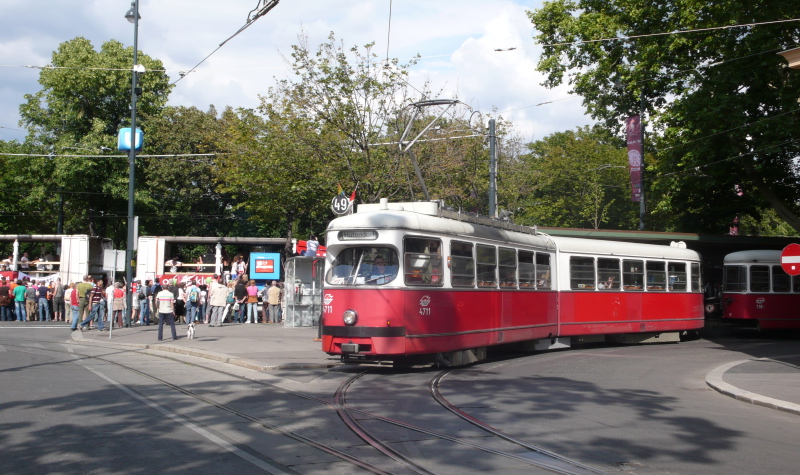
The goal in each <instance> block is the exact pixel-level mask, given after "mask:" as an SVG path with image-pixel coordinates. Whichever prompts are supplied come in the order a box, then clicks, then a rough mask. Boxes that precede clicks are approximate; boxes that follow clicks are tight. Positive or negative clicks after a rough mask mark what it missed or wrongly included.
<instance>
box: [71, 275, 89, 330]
mask: <svg viewBox="0 0 800 475" xmlns="http://www.w3.org/2000/svg"><path fill="white" fill-rule="evenodd" d="M75 289H76V291H77V292H78V318H76V319H75V321H73V322H72V329H73V330H74V329H77V328H78V323H79V322H81V321H83V318H84V315H85V314H87V313H89V310H91V306H90V305H89V300H88V299H87V297H88V296H89V291H90V290H92V282H91V277H90V276H88V275H87V276H84V278H83V282H81V283H80V284H78V285H76V286H75Z"/></svg>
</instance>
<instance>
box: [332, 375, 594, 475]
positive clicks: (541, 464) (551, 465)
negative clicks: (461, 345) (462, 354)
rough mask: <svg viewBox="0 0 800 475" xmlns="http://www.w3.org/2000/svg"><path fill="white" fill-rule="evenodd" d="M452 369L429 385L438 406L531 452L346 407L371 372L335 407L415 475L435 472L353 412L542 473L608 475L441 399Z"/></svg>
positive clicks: (345, 386) (342, 392)
mask: <svg viewBox="0 0 800 475" xmlns="http://www.w3.org/2000/svg"><path fill="white" fill-rule="evenodd" d="M452 371H453V370H448V371H443V372H441V373H439V374H437V375H436V376H435V377H434V378H433V379H432V380H431V381H430V383H429V385H428V386H429V390H430V394H431V396H432V397H433V399H434V400H435V401H436V402H437V403H439V404H440V405H441V406H442V407H444V408H445V409H447V410H448V411H449V412H451V413H453V414H455V415H457V416H458V417H459V418H461V419H463V420H465V421H467V422H469V423H470V424H472V425H473V426H476V427H478V428H480V429H481V430H483V431H485V432H488V433H489V434H490V435H491V436H493V437H497V438H499V439H501V440H503V441H506V442H509V443H511V444H513V445H515V446H519V447H522V448H524V449H526V450H528V451H529V452H528V453H527V454H520V453H515V452H511V451H508V450H498V449H495V448H492V447H489V446H487V445H485V444H478V443H475V442H472V441H470V440H466V439H464V438H459V437H453V436H450V435H447V434H444V433H441V432H438V431H434V430H429V429H425V428H422V427H419V426H416V425H414V424H409V423H406V422H402V421H398V420H394V419H390V418H386V417H382V416H379V415H377V414H373V413H370V412H368V411H362V410H359V409H356V408H353V407H349V406H348V404H347V391H348V390H349V388H350V387H351V385H352V384H353V383H354V382H355V381H357V380H358V379H361V378H362V377H363V376H365V375H366V374H367V373H368V372H369V370H368V371H364V372H361V373H359V374H357V375H355V376H353V377H351V378H350V379H348V380H347V381H345V382H343V383H342V384H341V385H340V387H339V389H338V390H337V392H336V398H335V400H336V404H337V405H338V409H337V411H338V412H339V414H340V417H342V420H343V421H344V422H345V424H347V425H348V426H349V427H351V430H353V431H354V432H355V433H356V434H357V435H358V436H359V437H361V438H362V440H364V441H365V442H367V443H368V444H370V445H372V446H373V447H374V448H376V449H377V450H380V451H381V452H382V453H384V454H386V455H387V456H389V457H391V458H393V459H394V460H396V461H397V462H398V463H401V464H403V465H404V466H406V467H408V468H409V469H411V470H413V471H414V472H415V473H420V474H431V473H435V472H432V471H431V470H430V469H428V468H426V467H424V466H422V465H421V464H419V463H417V462H415V461H414V460H413V459H412V458H411V457H408V456H406V455H404V454H402V453H400V452H399V451H397V450H394V449H392V448H391V447H390V446H389V444H387V443H386V442H384V441H382V440H380V439H379V438H378V437H375V436H373V435H372V434H371V433H370V432H369V431H368V430H366V429H365V427H364V425H363V424H361V423H359V422H358V420H357V418H356V417H354V416H353V413H356V414H358V415H360V416H362V417H367V418H370V419H371V420H375V421H380V422H383V423H386V424H389V425H392V426H395V427H398V428H402V429H406V430H410V431H414V432H417V433H420V434H423V435H426V436H428V437H432V438H436V439H439V440H444V441H448V442H452V443H456V444H459V445H463V446H467V447H470V448H472V449H475V450H479V451H481V452H484V453H488V454H492V455H496V456H500V457H503V458H506V459H511V460H514V461H517V462H521V463H524V464H527V465H531V466H534V467H537V468H539V469H542V470H546V471H548V472H552V473H561V474H565V475H602V474H606V473H607V472H604V471H602V470H599V469H597V468H594V467H591V466H589V465H585V464H582V463H580V462H577V461H574V460H571V459H569V458H567V457H564V456H561V455H559V454H556V453H554V452H551V451H548V450H546V449H544V448H542V447H538V446H534V445H531V444H528V443H526V442H524V441H521V440H518V439H516V438H513V437H511V436H509V435H507V434H504V433H503V432H501V431H499V430H497V429H495V428H493V427H491V426H489V425H488V424H486V423H483V422H481V421H479V420H477V419H475V418H474V417H472V416H469V415H468V414H466V413H464V412H463V411H461V410H460V409H458V408H457V407H455V406H454V405H452V404H450V403H449V401H447V399H446V398H444V396H442V394H441V392H440V391H439V389H438V388H439V384H440V383H441V379H442V378H443V377H444V376H445V375H447V374H449V373H450V372H452Z"/></svg>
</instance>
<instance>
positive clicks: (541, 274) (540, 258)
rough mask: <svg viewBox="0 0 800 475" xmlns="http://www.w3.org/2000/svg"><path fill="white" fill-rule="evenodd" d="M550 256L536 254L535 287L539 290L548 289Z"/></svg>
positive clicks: (542, 253)
mask: <svg viewBox="0 0 800 475" xmlns="http://www.w3.org/2000/svg"><path fill="white" fill-rule="evenodd" d="M550 281H551V277H550V254H547V253H544V252H537V253H536V287H537V288H539V289H549V288H550Z"/></svg>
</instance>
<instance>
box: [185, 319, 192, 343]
mask: <svg viewBox="0 0 800 475" xmlns="http://www.w3.org/2000/svg"><path fill="white" fill-rule="evenodd" d="M188 327H189V329H188V330H186V338H188V339H190V340H194V322H192V323H190V324H189V325H188Z"/></svg>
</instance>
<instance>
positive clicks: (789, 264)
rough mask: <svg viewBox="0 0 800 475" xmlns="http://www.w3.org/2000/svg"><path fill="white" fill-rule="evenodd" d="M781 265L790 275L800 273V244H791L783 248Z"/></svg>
mask: <svg viewBox="0 0 800 475" xmlns="http://www.w3.org/2000/svg"><path fill="white" fill-rule="evenodd" d="M781 267H783V270H784V271H786V273H787V274H789V275H800V244H789V245H788V246H786V247H785V248H783V252H781Z"/></svg>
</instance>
